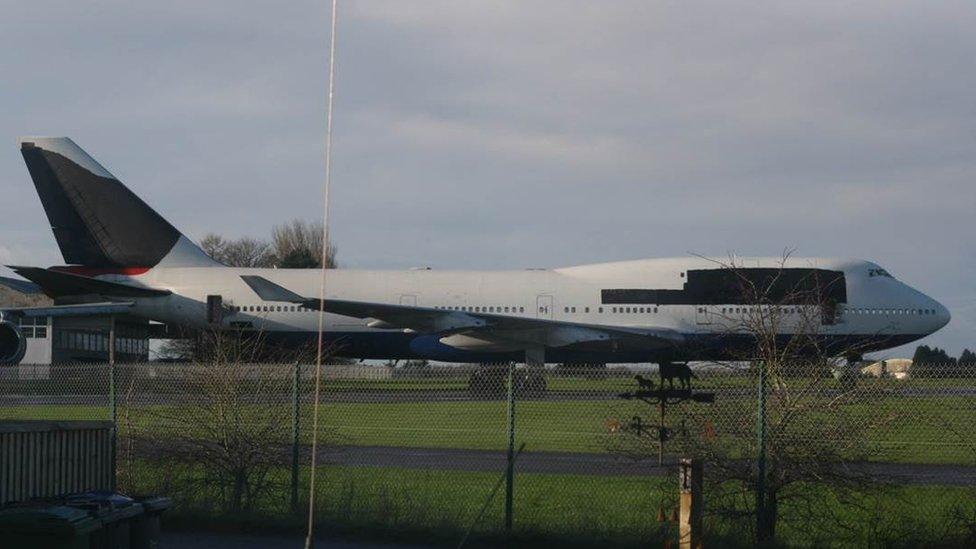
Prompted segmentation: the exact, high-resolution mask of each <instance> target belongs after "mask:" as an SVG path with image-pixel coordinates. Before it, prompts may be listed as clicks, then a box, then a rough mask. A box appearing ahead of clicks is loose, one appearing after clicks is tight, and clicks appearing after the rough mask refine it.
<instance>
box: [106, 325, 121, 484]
mask: <svg viewBox="0 0 976 549" xmlns="http://www.w3.org/2000/svg"><path fill="white" fill-rule="evenodd" d="M115 392H116V388H115V315H112V316H110V317H109V324H108V407H109V413H110V414H111V416H112V491H113V492H114V491H115V490H116V488H117V487H118V481H117V477H118V455H117V454H118V447H119V421H118V418H119V413H118V407H117V405H116V394H115Z"/></svg>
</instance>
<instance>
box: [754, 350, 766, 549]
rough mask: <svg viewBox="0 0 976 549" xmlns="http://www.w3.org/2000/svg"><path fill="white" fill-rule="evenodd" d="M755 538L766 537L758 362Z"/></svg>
mask: <svg viewBox="0 0 976 549" xmlns="http://www.w3.org/2000/svg"><path fill="white" fill-rule="evenodd" d="M756 437H757V440H756V442H757V448H756V537H757V540H758V541H760V542H762V541H764V538H765V535H766V526H765V523H766V363H765V362H763V361H759V395H758V402H757V405H756Z"/></svg>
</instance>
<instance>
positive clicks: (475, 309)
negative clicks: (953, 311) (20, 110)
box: [39, 305, 935, 337]
mask: <svg viewBox="0 0 976 549" xmlns="http://www.w3.org/2000/svg"><path fill="white" fill-rule="evenodd" d="M434 308H435V309H441V310H445V311H464V312H472V313H524V312H525V307H515V306H502V305H488V306H477V305H474V306H471V305H456V306H451V305H444V306H435V307H434ZM230 309H231V311H233V312H235V313H240V312H244V313H276V312H277V313H296V312H309V313H313V312H317V311H318V309H310V308H308V307H303V306H301V305H231V306H230ZM579 309H580V310H581V312H583V313H589V312H590V308H589V307H580V308H579ZM608 309H609V312H610V313H613V314H648V313H657V312H658V308H657V307H608ZM749 309H750V308H749V307H722V314H742V313H746V312H748V311H749ZM539 312H540V313H543V314H546V313H548V312H549V308H548V307H545V306H543V307H539ZM563 312H564V313H568V314H573V313H576V312H577V308H576V307H563ZM597 312H598V313H603V307H597ZM698 312H700V313H704V312H706V309H705V308H704V307H699V308H698ZM783 312H784V313H785V314H794V313H799V312H800V309H798V308H796V307H787V308H786V309H784V310H783ZM847 312H850V313H853V314H875V315H885V314H888V315H891V314H903V315H934V314H935V309H871V308H861V307H855V308H851V309H847ZM39 337H44V336H39Z"/></svg>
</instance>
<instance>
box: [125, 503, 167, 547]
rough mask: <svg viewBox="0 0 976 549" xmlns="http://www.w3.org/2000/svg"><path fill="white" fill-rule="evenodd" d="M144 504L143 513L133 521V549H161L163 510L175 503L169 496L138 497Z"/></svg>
mask: <svg viewBox="0 0 976 549" xmlns="http://www.w3.org/2000/svg"><path fill="white" fill-rule="evenodd" d="M136 502H137V503H139V504H141V505H142V514H141V515H139V517H138V518H136V519H135V520H134V521H133V522H132V545H131V546H130V547H131V549H159V537H160V532H161V530H162V515H163V512H164V511H166V510H167V509H169V508H170V507H171V506H172V505H173V501H172V500H170V499H169V498H164V497H160V496H151V497H142V498H136Z"/></svg>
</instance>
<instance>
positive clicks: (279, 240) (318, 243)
mask: <svg viewBox="0 0 976 549" xmlns="http://www.w3.org/2000/svg"><path fill="white" fill-rule="evenodd" d="M322 236H323V227H322V223H321V222H308V221H303V220H301V219H293V220H292V221H290V222H288V223H284V224H282V225H275V227H274V229H272V231H271V242H272V248H273V250H274V254H275V256H276V257H277V260H278V262H279V264H280V262H282V261H284V260H285V259H286V258H289V257H291V258H295V257H300V256H305V257H310V258H311V262H314V265H310V266H316V267H317V266H321V265H322ZM325 266H326V268H329V269H334V268H335V267H336V247H335V244H333V243H331V242H330V243H329V245H328V249H327V250H326V255H325Z"/></svg>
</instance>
